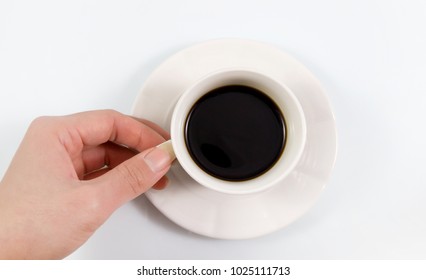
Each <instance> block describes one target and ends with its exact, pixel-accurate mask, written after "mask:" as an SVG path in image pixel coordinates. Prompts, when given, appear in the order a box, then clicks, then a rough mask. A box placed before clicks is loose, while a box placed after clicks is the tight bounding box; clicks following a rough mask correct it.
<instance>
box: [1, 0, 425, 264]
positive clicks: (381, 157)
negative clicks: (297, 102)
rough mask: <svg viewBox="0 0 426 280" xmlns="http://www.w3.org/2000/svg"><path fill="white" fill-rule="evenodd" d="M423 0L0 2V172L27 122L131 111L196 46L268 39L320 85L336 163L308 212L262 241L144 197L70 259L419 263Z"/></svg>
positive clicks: (422, 248) (422, 203) (421, 250)
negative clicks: (198, 225) (228, 233)
mask: <svg viewBox="0 0 426 280" xmlns="http://www.w3.org/2000/svg"><path fill="white" fill-rule="evenodd" d="M424 26H426V2H424V1H422V0H418V1H414V0H394V1H384V0H383V1H379V0H368V1H367V0H361V1H360V0H358V1H355V0H346V1H338V0H322V1H315V0H311V1H310V0H297V1H296V0H293V1H288V0H281V1H279V0H276V1H273V0H259V1H250V0H245V1H243V0H241V1H232V0H214V1H195V0H193V1H190V0H180V1H172V0H169V1H165V0H155V1H154V0H152V1H147V0H145V1H136V0H135V1H130V0H121V1H105V0H104V1H87V0H85V1H77V0H75V1H46V0H40V1H29V0H27V1H19V0H15V1H6V0H1V2H0V98H1V99H0V131H1V138H0V175H2V174H4V172H5V170H6V168H7V166H8V164H9V162H10V160H11V158H12V156H13V154H14V152H15V150H16V148H17V147H18V145H19V141H20V139H21V138H22V136H23V134H24V133H25V130H26V128H27V126H28V125H29V123H30V122H31V120H32V119H33V118H35V117H37V116H39V115H63V114H68V113H73V112H77V111H84V110H89V109H101V108H113V109H116V110H118V111H121V112H123V113H130V109H131V106H132V103H133V101H134V99H135V98H136V96H137V94H138V92H139V89H140V87H141V86H142V85H143V83H144V80H145V79H146V78H147V76H148V75H149V74H150V73H151V72H152V71H153V69H155V67H156V66H158V65H159V64H160V63H161V62H162V61H164V60H165V59H166V58H167V57H168V56H169V55H171V54H173V53H174V52H176V51H178V50H180V49H182V48H185V47H187V46H190V45H192V44H194V43H198V42H201V41H204V40H208V39H213V38H222V37H239V38H249V39H255V40H260V41H264V42H268V43H271V44H273V45H276V46H277V47H279V48H281V49H283V50H285V51H287V52H288V53H290V54H291V55H293V56H294V57H296V58H297V59H298V60H299V61H301V62H302V63H304V64H305V65H306V66H307V67H308V68H309V69H310V70H311V71H312V72H313V73H314V75H316V76H317V77H318V78H319V79H320V81H321V82H322V84H323V86H324V88H325V89H326V91H327V94H328V96H329V98H330V100H331V102H332V105H333V108H334V112H335V115H336V121H337V129H338V137H339V151H338V158H337V162H336V167H335V170H334V173H333V175H332V178H331V180H330V183H329V184H328V185H327V188H326V189H325V191H324V193H323V195H322V196H321V198H320V200H319V201H318V203H317V204H316V205H315V207H314V208H313V209H312V210H311V211H310V212H309V213H307V214H306V215H305V216H304V217H303V218H301V219H300V220H298V221H297V222H295V223H293V224H292V225H290V226H288V227H287V228H284V229H282V230H280V231H278V232H276V233H273V234H270V235H268V236H265V237H261V238H257V239H252V240H244V241H225V240H215V239H210V238H205V237H202V236H199V235H196V234H193V233H190V232H187V231H186V230H184V229H182V228H180V227H178V226H177V225H175V224H174V223H172V222H170V221H169V220H168V219H167V218H165V217H164V216H162V215H161V214H160V213H159V212H158V211H157V210H156V209H155V208H154V207H153V206H152V205H151V204H150V203H149V202H148V201H147V200H146V199H145V197H143V196H142V197H140V198H138V199H136V200H135V201H133V202H131V203H128V204H127V205H125V206H123V207H122V208H120V209H119V210H117V211H116V212H115V214H114V215H113V216H112V217H111V218H110V219H109V220H108V221H107V222H106V223H105V224H104V225H103V226H102V227H101V228H100V229H99V230H98V231H97V232H96V233H95V235H94V236H93V237H92V238H91V239H90V240H89V241H88V242H87V243H86V244H85V245H84V246H82V247H81V248H80V249H78V250H77V251H76V252H75V253H74V254H72V255H71V256H70V257H69V258H71V259H234V258H239V259H354V258H355V259H366V258H367V259H370V258H373V259H375V258H384V259H394V258H404V259H405V258H422V259H425V258H426V203H425V201H426V177H425V175H424V173H425V166H426V164H425V162H426V146H425V144H424V143H426V133H425V129H426V128H425V120H426V51H425V50H426V31H425V28H424Z"/></svg>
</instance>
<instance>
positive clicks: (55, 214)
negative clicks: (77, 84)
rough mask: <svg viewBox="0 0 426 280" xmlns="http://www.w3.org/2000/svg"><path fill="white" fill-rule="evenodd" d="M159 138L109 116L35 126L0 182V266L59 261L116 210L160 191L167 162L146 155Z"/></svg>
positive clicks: (162, 154)
mask: <svg viewBox="0 0 426 280" xmlns="http://www.w3.org/2000/svg"><path fill="white" fill-rule="evenodd" d="M165 139H169V135H168V133H167V132H165V131H164V130H162V129H161V128H159V127H158V126H156V125H155V124H153V123H150V122H147V121H143V122H141V121H138V120H136V119H134V118H132V117H129V116H125V115H122V114H120V113H118V112H115V111H111V110H104V111H92V112H84V113H78V114H74V115H69V116H63V117H41V118H38V119H36V120H35V121H34V122H33V123H32V124H31V125H30V127H29V129H28V131H27V133H26V135H25V137H24V139H23V140H22V143H21V145H20V147H19V149H18V151H17V152H16V154H15V156H14V158H13V160H12V162H11V164H10V166H9V169H8V170H7V172H6V174H5V176H4V178H3V180H2V181H1V182H0V259H59V258H63V257H65V256H67V255H69V254H70V253H71V252H73V251H74V250H75V249H77V248H78V247H80V246H81V245H82V244H83V243H84V242H85V241H86V240H87V239H88V238H89V237H90V236H91V235H92V234H93V233H94V232H95V231H96V229H98V228H99V227H100V226H101V225H102V224H103V223H104V222H105V220H106V219H107V218H108V217H109V216H110V215H111V214H112V213H113V211H114V210H116V209H117V208H118V207H120V206H121V205H122V204H124V203H125V202H127V201H129V200H132V199H133V198H135V197H137V196H138V195H140V194H142V193H144V192H145V191H146V190H148V189H149V188H150V187H152V186H153V185H155V186H154V187H155V188H158V189H161V188H163V187H165V185H166V184H167V178H166V177H165V176H164V175H165V174H166V172H167V171H168V169H169V167H170V164H171V162H172V161H173V159H174V158H173V155H170V154H169V153H168V152H166V151H165V150H163V149H161V148H157V147H156V148H152V147H155V146H156V145H158V144H160V143H162V142H164V141H165ZM127 147H130V148H127ZM136 151H140V153H137V152H136Z"/></svg>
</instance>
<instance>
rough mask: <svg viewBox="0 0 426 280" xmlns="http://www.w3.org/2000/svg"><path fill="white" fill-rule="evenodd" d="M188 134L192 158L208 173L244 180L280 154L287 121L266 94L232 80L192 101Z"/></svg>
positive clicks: (267, 166) (271, 164) (254, 174)
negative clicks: (234, 82)
mask: <svg viewBox="0 0 426 280" xmlns="http://www.w3.org/2000/svg"><path fill="white" fill-rule="evenodd" d="M185 137H186V145H187V148H188V150H189V152H190V154H191V156H192V158H193V160H194V161H195V162H196V163H197V165H198V166H200V168H202V169H203V170H204V171H205V172H207V173H208V174H210V175H212V176H214V177H217V178H220V179H224V180H229V181H243V180H248V179H252V178H254V177H257V176H259V175H261V174H262V173H264V172H265V171H267V170H268V169H269V168H271V167H272V166H273V165H274V163H275V162H276V161H277V160H278V158H279V157H280V156H281V153H282V151H283V149H284V144H285V123H284V118H283V116H282V114H281V112H280V110H279V109H278V107H277V105H276V104H275V103H274V102H273V101H272V100H271V99H270V98H269V97H268V96H266V95H265V94H264V93H262V92H261V91H259V90H257V89H254V88H251V87H247V86H240V85H231V86H224V87H220V88H217V89H214V90H212V91H210V92H208V93H207V94H205V95H204V96H203V97H202V98H200V99H199V100H198V101H197V102H196V103H195V104H194V106H193V107H192V109H191V111H190V113H189V115H188V118H187V120H186V129H185Z"/></svg>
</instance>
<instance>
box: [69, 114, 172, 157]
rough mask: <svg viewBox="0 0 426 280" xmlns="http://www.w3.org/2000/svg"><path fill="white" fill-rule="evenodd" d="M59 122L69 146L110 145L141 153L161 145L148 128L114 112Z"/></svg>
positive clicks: (79, 116) (76, 117) (154, 132)
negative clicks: (110, 143) (69, 140)
mask: <svg viewBox="0 0 426 280" xmlns="http://www.w3.org/2000/svg"><path fill="white" fill-rule="evenodd" d="M63 118H64V119H63V122H61V127H62V128H64V129H65V132H66V133H65V137H67V136H66V135H67V134H68V135H69V136H68V137H69V138H71V142H72V144H75V143H73V142H74V141H81V142H80V143H82V144H83V145H85V146H95V145H99V144H102V143H106V142H108V141H111V142H114V143H117V144H120V145H125V146H127V147H130V148H132V149H135V150H137V151H143V150H146V149H147V148H150V147H153V146H156V145H158V144H159V143H161V142H164V141H165V139H164V137H163V136H162V135H161V134H160V133H158V132H157V131H156V130H155V129H153V128H151V127H150V126H149V125H147V124H145V123H142V122H139V121H138V120H136V119H134V118H132V117H130V116H127V115H124V114H121V113H119V112H117V111H114V110H98V111H88V112H82V113H77V114H73V115H69V116H65V117H63Z"/></svg>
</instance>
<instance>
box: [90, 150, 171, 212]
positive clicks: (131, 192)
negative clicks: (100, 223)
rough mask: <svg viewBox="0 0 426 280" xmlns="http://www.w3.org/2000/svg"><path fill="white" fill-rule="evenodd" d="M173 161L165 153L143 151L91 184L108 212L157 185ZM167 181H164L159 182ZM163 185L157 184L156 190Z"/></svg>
mask: <svg viewBox="0 0 426 280" xmlns="http://www.w3.org/2000/svg"><path fill="white" fill-rule="evenodd" d="M173 160H174V157H173V156H172V155H170V154H169V152H168V151H167V150H164V149H162V148H160V147H155V148H151V149H148V150H146V151H143V152H141V153H139V154H137V155H135V156H134V157H132V158H130V159H128V160H127V161H125V162H123V163H121V164H120V165H118V166H117V167H115V168H114V169H112V170H110V171H108V172H107V173H105V174H103V175H102V176H100V177H98V178H95V179H93V180H91V182H92V183H93V184H94V185H100V187H99V188H97V189H98V191H99V193H98V194H97V195H99V196H100V197H102V199H103V202H104V203H105V204H108V205H109V206H110V207H112V208H111V209H115V208H117V207H119V206H120V205H122V204H123V203H125V202H127V201H129V200H132V199H133V198H135V197H137V196H139V195H140V194H142V193H144V192H145V191H147V190H148V189H149V188H151V187H152V186H153V185H154V184H156V183H157V182H158V181H159V180H160V179H161V178H162V177H163V176H164V175H165V174H166V172H167V171H168V170H169V168H170V164H171V162H172V161H173ZM162 180H167V179H162ZM164 183H166V182H165V181H160V183H158V185H157V188H162V187H163V186H164V185H163V184H164Z"/></svg>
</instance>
